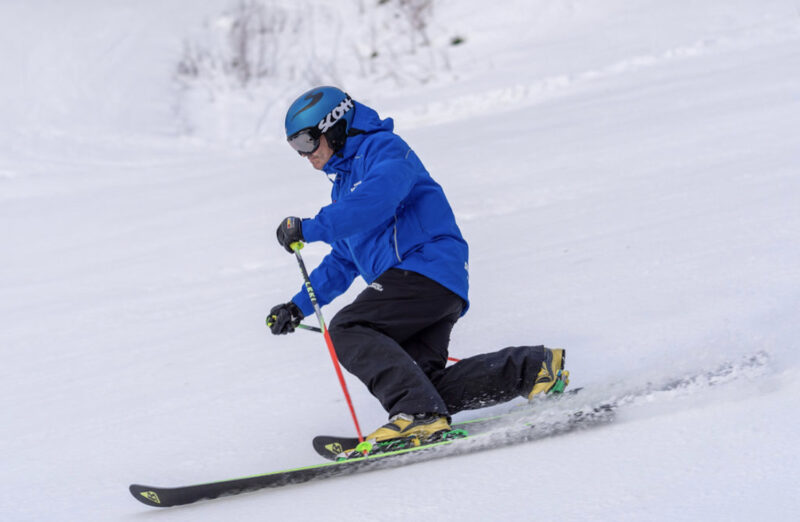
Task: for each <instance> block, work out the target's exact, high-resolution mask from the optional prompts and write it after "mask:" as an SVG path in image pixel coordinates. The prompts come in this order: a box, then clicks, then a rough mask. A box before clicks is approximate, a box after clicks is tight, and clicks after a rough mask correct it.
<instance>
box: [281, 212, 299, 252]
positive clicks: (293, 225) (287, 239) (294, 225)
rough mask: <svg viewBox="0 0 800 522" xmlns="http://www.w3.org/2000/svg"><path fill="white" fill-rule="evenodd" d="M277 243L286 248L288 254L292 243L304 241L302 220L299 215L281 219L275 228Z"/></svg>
mask: <svg viewBox="0 0 800 522" xmlns="http://www.w3.org/2000/svg"><path fill="white" fill-rule="evenodd" d="M277 235H278V243H280V244H281V246H282V247H283V248H285V249H286V251H287V252H289V253H290V254H291V253H293V252H294V250H292V247H291V245H292V243H296V242H298V241H304V239H303V220H302V219H300V218H299V217H294V216H292V217H287V218H285V219H284V220H283V221H281V224H280V226H279V227H278V230H277Z"/></svg>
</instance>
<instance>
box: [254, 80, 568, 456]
mask: <svg viewBox="0 0 800 522" xmlns="http://www.w3.org/2000/svg"><path fill="white" fill-rule="evenodd" d="M285 125H286V136H287V139H288V141H289V144H290V145H291V146H292V147H293V148H294V149H295V150H296V151H297V152H298V153H299V154H300V156H302V157H305V158H308V160H309V162H310V163H311V165H312V166H313V167H314V168H315V169H317V170H322V171H324V172H325V173H326V174H327V175H328V177H329V178H330V179H331V181H332V182H333V189H332V191H331V199H332V203H331V204H329V205H327V206H325V207H323V208H322V209H321V210H320V211H319V213H317V215H316V216H314V217H313V218H306V219H301V218H299V217H294V216H292V217H287V218H285V219H284V220H283V221H281V223H280V226H279V227H278V230H277V237H278V242H279V243H280V244H281V245H282V246H283V247H284V248H285V249H286V250H287V251H288V252H290V253H291V252H292V249H291V248H290V245H291V244H292V243H295V242H298V241H302V242H314V241H323V242H325V243H328V244H329V245H331V247H332V250H331V252H330V253H329V254H328V255H327V256H326V257H325V258H324V259H323V260H322V262H321V263H320V265H319V266H318V267H317V268H316V269H315V270H314V271H312V272H311V275H310V280H311V285H312V287H313V288H314V291H315V294H316V298H317V301H318V303H319V305H320V306H323V305H325V304H328V303H330V302H331V301H332V300H333V299H334V298H336V297H337V296H338V295H340V294H342V293H343V292H345V291H346V290H347V288H348V287H349V286H350V284H351V283H352V281H353V279H354V278H355V277H356V276H357V275H360V276H361V277H362V278H363V279H364V280H365V281H366V282H367V284H368V285H369V286H368V287H367V288H366V289H364V290H363V291H362V292H361V293H360V294H359V295H358V297H357V298H356V299H355V301H353V303H351V304H350V305H348V306H345V307H344V308H342V309H341V311H339V313H337V314H336V316H335V317H334V318H333V320H332V321H331V322H330V328H329V332H330V336H331V339H332V340H333V344H334V346H335V350H336V354H337V356H338V358H339V360H340V362H341V364H342V366H344V367H345V368H346V369H347V370H348V371H349V372H350V373H352V374H353V375H355V376H356V377H358V378H359V379H360V380H361V381H362V382H363V383H364V384H365V385H366V386H367V388H368V389H369V391H370V392H371V393H372V394H373V395H374V396H375V397H376V398H377V399H378V400H379V401H380V403H381V404H382V405H383V407H384V409H386V411H387V412H388V414H389V422H388V423H387V424H385V425H384V426H382V427H380V428H379V429H377V430H376V431H374V432H372V433H370V434H369V435H367V436H366V437H365V439H366V440H370V441H378V442H380V441H384V440H389V439H394V438H402V437H410V436H416V437H418V438H419V439H420V440H421V441H429V440H434V439H435V438H436V437H438V436H440V435H441V434H442V433H445V432H447V431H449V430H450V424H449V422H450V416H451V415H453V414H455V413H457V412H459V411H462V410H465V409H474V408H480V407H483V406H489V405H491V404H496V403H500V402H504V401H508V400H511V399H513V398H515V397H518V396H524V397H528V398H529V399H532V398H533V397H534V396H537V395H539V394H543V393H547V392H549V391H551V390H552V389H553V388H554V386H555V385H556V384H557V383H558V382H560V383H561V384H562V385H566V384H567V383H568V382H569V381H568V375H569V372H567V371H563V370H564V361H565V350H562V349H549V348H545V347H544V346H517V347H509V348H505V349H503V350H500V351H497V352H494V353H488V354H483V355H477V356H474V357H470V358H467V359H463V360H461V361H460V362H457V363H456V364H453V365H451V366H449V367H445V364H446V363H447V357H448V344H449V342H450V332H451V330H452V328H453V325H455V323H456V321H458V319H459V318H460V317H461V316H462V315H464V314H465V313H466V312H467V309H468V308H469V300H468V297H467V289H468V269H469V266H468V262H467V258H468V247H467V243H466V241H465V240H464V238H463V237H462V235H461V232H460V230H459V228H458V226H457V225H456V221H455V216H454V215H453V211H452V210H451V208H450V205H449V203H448V201H447V198H446V197H445V194H444V192H443V190H442V188H441V186H440V185H439V184H438V183H436V182H435V181H434V180H433V179H432V178H431V176H430V174H429V173H428V171H427V170H426V169H425V167H424V166H423V164H422V162H421V161H420V160H419V158H418V157H417V155H416V154H415V153H414V151H413V150H412V149H411V148H410V147H409V146H408V145H407V144H406V143H405V141H403V140H402V139H401V138H400V137H399V136H398V135H396V134H395V133H394V132H393V128H394V124H393V121H392V119H391V118H387V119H384V120H381V119H380V117H379V116H378V113H377V112H375V110H373V109H371V108H370V107H368V106H366V105H364V104H362V103H359V102H357V101H355V100H353V99H352V98H350V96H349V95H347V94H346V93H345V92H343V91H342V90H340V89H338V88H336V87H317V88H315V89H311V90H310V91H308V92H306V93H304V94H302V95H300V97H298V98H297V100H295V101H294V103H292V105H291V106H290V107H289V110H288V112H287V113H286V122H285ZM312 312H313V306H312V304H311V300H310V298H309V296H308V294H307V292H306V290H305V289H301V291H300V292H298V293H297V295H295V296H294V297H293V298H292V299H291V301H289V302H287V303H285V304H280V305H277V306H275V307H274V308H272V310H271V311H270V317H269V318H268V324H270V329H271V331H272V333H273V334H287V333H290V332H293V331H294V330H295V327H296V326H297V325H298V324H300V321H301V320H302V319H303V318H304V317H305V316H307V315H309V314H310V313H312Z"/></svg>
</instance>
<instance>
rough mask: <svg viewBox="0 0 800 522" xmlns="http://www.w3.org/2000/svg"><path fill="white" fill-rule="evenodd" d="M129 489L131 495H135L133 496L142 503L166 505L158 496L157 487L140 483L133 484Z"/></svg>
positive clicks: (155, 505) (158, 505) (157, 505)
mask: <svg viewBox="0 0 800 522" xmlns="http://www.w3.org/2000/svg"><path fill="white" fill-rule="evenodd" d="M128 489H129V490H130V492H131V495H133V498H135V499H136V500H138V501H139V502H141V503H142V504H146V505H148V506H153V507H166V506H165V505H164V504H162V501H161V498H160V497H159V496H158V492H157V491H155V489H156V488H152V487H150V486H141V485H139V484H131V485H130V487H129V488H128Z"/></svg>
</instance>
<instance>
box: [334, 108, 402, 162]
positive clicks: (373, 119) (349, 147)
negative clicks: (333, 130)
mask: <svg viewBox="0 0 800 522" xmlns="http://www.w3.org/2000/svg"><path fill="white" fill-rule="evenodd" d="M353 103H354V104H355V107H354V108H353V109H352V110H354V111H355V113H354V114H353V123H352V128H353V130H355V131H360V132H359V134H356V135H355V136H349V137H348V138H347V141H345V143H344V147H342V148H341V150H339V152H337V153H335V154H334V155H333V156H331V159H330V160H328V163H326V164H325V166H324V167H323V169H322V170H324V171H325V172H326V173H328V174H332V173H335V172H341V171H349V170H350V169H349V166H350V163H351V162H352V160H353V157H354V156H355V155H356V153H357V152H358V149H359V148H360V147H361V144H362V143H364V140H365V139H367V136H369V135H370V134H374V133H376V132H392V131H393V130H394V120H392V118H386V119H385V120H382V119H381V117H380V116H378V113H377V112H376V111H375V109H373V108H372V107H367V106H366V105H364V104H363V103H360V102H357V101H355V100H354V101H353Z"/></svg>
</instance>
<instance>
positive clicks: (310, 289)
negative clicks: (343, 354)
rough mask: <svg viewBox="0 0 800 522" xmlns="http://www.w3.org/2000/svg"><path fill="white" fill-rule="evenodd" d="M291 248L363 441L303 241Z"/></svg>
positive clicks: (293, 244)
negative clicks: (306, 259) (319, 301)
mask: <svg viewBox="0 0 800 522" xmlns="http://www.w3.org/2000/svg"><path fill="white" fill-rule="evenodd" d="M289 246H290V247H291V248H292V250H294V255H295V257H297V264H298V265H300V272H301V273H302V274H303V281H304V282H305V285H306V291H307V292H308V297H309V298H311V304H312V305H313V306H314V313H315V314H316V315H317V321H319V326H320V331H321V332H322V335H323V336H324V337H325V343H326V344H327V345H328V351H329V352H330V354H331V360H332V361H333V367H334V369H335V370H336V376H337V377H339V384H341V385H342V392H343V393H344V398H345V400H347V407H348V408H350V415H352V417H353V424H355V426H356V433H357V434H358V442H364V436H363V435H362V434H361V426H359V425H358V417H356V410H355V408H353V401H352V400H351V399H350V392H348V391H347V383H346V382H345V380H344V375H343V374H342V367H341V366H340V365H339V359H338V357H336V350H335V349H334V348H333V341H332V340H331V334H330V333H329V332H328V328H327V327H326V326H325V319H324V318H323V317H322V311H321V310H320V309H319V303H317V296H316V295H315V294H314V288H313V287H312V286H311V280H309V278H308V271H307V270H306V264H305V263H304V262H303V257H302V256H301V255H300V249H301V248H303V243H302V242H300V241H297V242H295V243H292V244H291V245H289ZM304 326H305V325H304ZM313 328H314V327H313V326H306V329H309V330H310V329H313Z"/></svg>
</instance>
